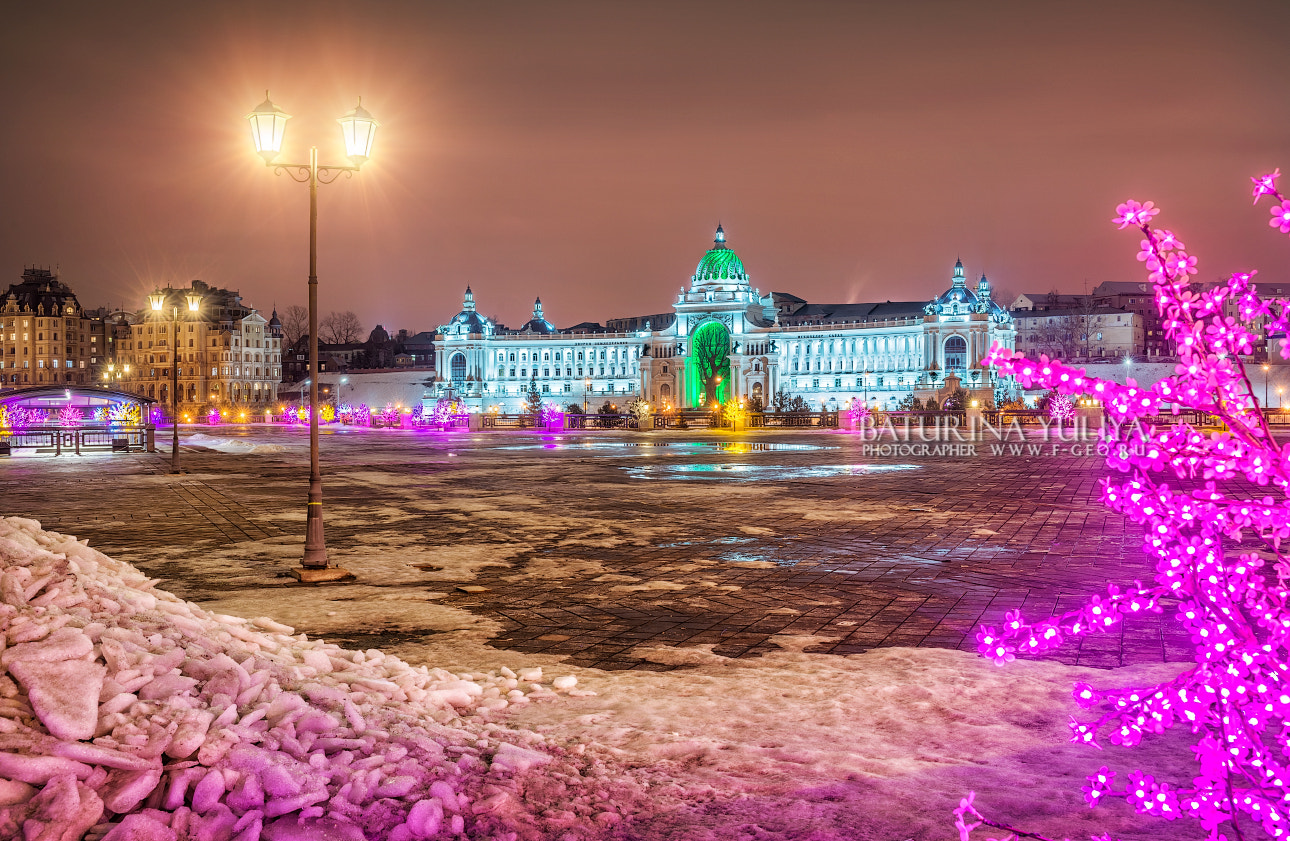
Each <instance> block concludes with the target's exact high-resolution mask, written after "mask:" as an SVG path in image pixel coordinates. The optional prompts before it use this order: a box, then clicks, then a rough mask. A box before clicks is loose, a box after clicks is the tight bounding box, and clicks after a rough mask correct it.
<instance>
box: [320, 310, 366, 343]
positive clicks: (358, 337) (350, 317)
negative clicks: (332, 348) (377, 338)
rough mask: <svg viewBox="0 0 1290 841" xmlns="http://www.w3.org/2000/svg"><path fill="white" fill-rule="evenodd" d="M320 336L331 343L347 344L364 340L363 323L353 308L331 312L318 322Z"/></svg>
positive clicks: (321, 339)
mask: <svg viewBox="0 0 1290 841" xmlns="http://www.w3.org/2000/svg"><path fill="white" fill-rule="evenodd" d="M318 338H319V340H320V341H324V342H326V343H327V344H329V345H345V344H350V343H351V342H361V341H362V340H363V324H362V322H360V321H359V320H358V316H357V315H355V314H354V311H353V310H345V311H344V312H335V311H332V312H329V313H327V315H325V316H323V319H322V321H320V322H319V323H318Z"/></svg>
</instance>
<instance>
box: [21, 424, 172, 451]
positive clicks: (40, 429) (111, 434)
mask: <svg viewBox="0 0 1290 841" xmlns="http://www.w3.org/2000/svg"><path fill="white" fill-rule="evenodd" d="M154 430H155V427H152V426H77V427H67V426H29V427H26V428H25V429H22V430H16V431H12V432H6V433H4V434H0V445H3V446H4V448H5V449H8V450H18V449H28V450H49V451H52V452H53V453H54V455H62V454H63V451H64V450H70V451H72V452H74V453H76V454H77V455H80V454H81V453H82V452H109V451H110V452H148V451H150V450H152V449H153V433H154Z"/></svg>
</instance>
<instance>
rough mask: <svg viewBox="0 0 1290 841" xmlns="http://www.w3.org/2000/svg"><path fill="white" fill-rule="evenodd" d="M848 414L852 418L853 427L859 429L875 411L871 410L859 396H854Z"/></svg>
mask: <svg viewBox="0 0 1290 841" xmlns="http://www.w3.org/2000/svg"><path fill="white" fill-rule="evenodd" d="M847 414H848V415H849V416H850V419H851V428H852V429H859V428H860V427H861V425H863V424H865V423H867V422H868V421H869V419H870V418H871V417H872V415H873V412H871V411H869V407H868V406H866V405H865V404H864V403H862V402H860V399H859V398H857V397H853V398H851V407H850V408H849V409H847Z"/></svg>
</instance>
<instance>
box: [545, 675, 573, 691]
mask: <svg viewBox="0 0 1290 841" xmlns="http://www.w3.org/2000/svg"><path fill="white" fill-rule="evenodd" d="M551 685H552V686H554V687H555V688H556V689H572V688H573V687H575V686H577V685H578V679H577V678H576V677H574V676H573V675H563V676H561V677H558V678H556V679H555V680H553V681H551Z"/></svg>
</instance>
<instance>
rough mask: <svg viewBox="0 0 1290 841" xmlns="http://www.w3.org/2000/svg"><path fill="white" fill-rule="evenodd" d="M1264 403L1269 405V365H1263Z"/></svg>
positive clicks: (1265, 405)
mask: <svg viewBox="0 0 1290 841" xmlns="http://www.w3.org/2000/svg"><path fill="white" fill-rule="evenodd" d="M1263 405H1264V407H1267V405H1268V366H1266V365H1264V366H1263Z"/></svg>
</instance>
